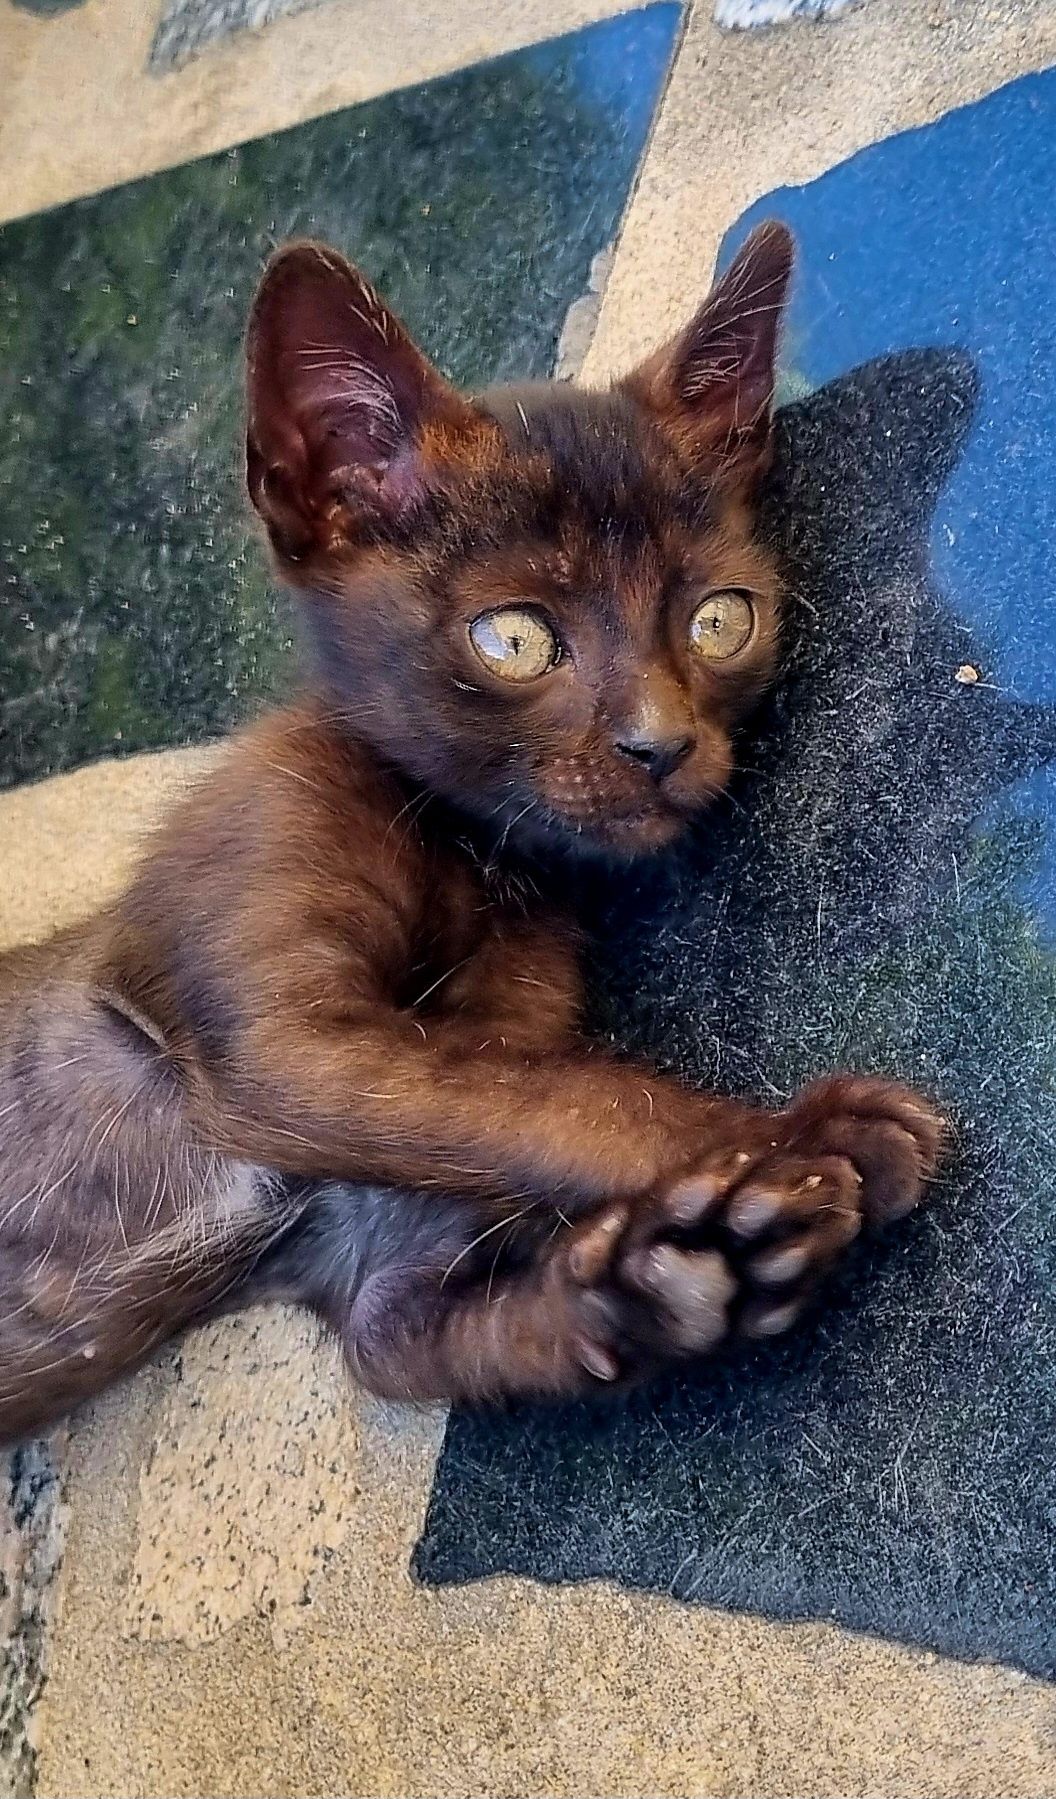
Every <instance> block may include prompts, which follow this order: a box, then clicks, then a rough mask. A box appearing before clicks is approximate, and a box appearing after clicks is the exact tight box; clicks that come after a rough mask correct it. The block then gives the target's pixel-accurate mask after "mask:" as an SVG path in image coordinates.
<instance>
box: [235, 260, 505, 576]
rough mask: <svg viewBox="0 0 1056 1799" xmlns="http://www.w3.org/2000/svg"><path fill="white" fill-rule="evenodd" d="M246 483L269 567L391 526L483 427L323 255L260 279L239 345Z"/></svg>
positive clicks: (477, 440) (475, 442)
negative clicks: (242, 351)
mask: <svg viewBox="0 0 1056 1799" xmlns="http://www.w3.org/2000/svg"><path fill="white" fill-rule="evenodd" d="M246 357H247V415H248V416H247V431H246V474H247V480H248V484H249V492H250V497H251V499H252V501H253V504H254V506H255V507H256V509H257V511H258V512H259V513H260V516H261V518H262V519H263V520H264V522H265V524H266V525H267V527H268V531H269V533H270V535H271V539H272V542H273V544H274V546H275V548H276V550H277V551H278V552H279V554H280V555H282V556H283V557H285V558H286V559H288V560H291V561H299V560H302V559H304V558H305V557H306V556H308V555H309V553H310V552H311V551H312V550H322V551H324V552H325V551H326V550H333V549H335V548H337V547H339V546H340V545H343V544H347V543H355V542H356V541H357V540H358V539H361V538H362V537H363V536H364V534H365V533H367V532H369V531H371V530H373V531H375V532H376V531H377V530H378V529H379V528H381V529H384V527H385V525H386V524H387V523H390V524H391V523H393V522H396V521H397V520H398V519H399V518H400V517H401V516H403V515H404V514H405V513H406V512H407V511H408V510H410V509H411V508H413V506H414V505H415V504H416V503H417V502H418V501H419V500H420V499H421V498H422V496H423V495H424V494H425V492H426V491H427V490H428V488H429V487H430V486H431V485H435V484H436V483H437V482H439V481H440V480H442V479H443V476H444V473H445V472H450V469H451V466H452V464H454V463H459V462H461V463H463V464H464V463H465V461H466V460H467V459H468V460H469V461H470V462H473V461H474V460H476V461H478V462H479V460H480V459H481V458H482V457H486V456H487V454H488V451H489V449H490V448H491V447H492V446H493V444H494V442H495V441H496V440H497V431H496V428H495V427H494V426H493V425H492V424H491V422H490V421H488V420H486V419H484V418H483V417H482V415H481V414H480V413H478V412H477V411H476V409H475V408H474V407H472V406H471V405H470V404H469V402H468V401H466V400H464V399H463V398H462V396H461V395H460V394H458V393H457V392H456V390H455V389H454V388H453V387H451V386H450V384H449V383H448V382H447V381H445V380H444V378H443V376H442V375H440V374H439V372H438V371H437V370H436V369H435V368H434V367H433V365H432V364H431V363H430V362H429V360H428V358H427V357H425V356H424V355H423V354H422V352H421V350H419V349H418V347H417V345H416V344H415V343H414V342H413V341H412V339H411V337H410V335H409V333H408V332H407V330H406V329H405V327H404V326H403V325H402V324H401V323H400V321H399V319H397V318H396V316H395V314H394V313H392V312H390V310H389V308H388V307H387V306H386V305H385V303H384V301H383V300H382V299H381V298H380V297H379V295H378V294H376V293H375V291H374V289H373V288H372V287H371V286H370V285H369V284H368V283H367V282H366V281H365V280H364V279H363V277H362V275H360V274H359V273H358V271H357V270H356V269H354V268H353V267H352V265H351V263H348V262H346V261H345V259H344V257H342V256H339V255H338V254H337V252H336V251H334V250H329V249H327V248H326V247H325V245H323V244H314V243H298V244H290V245H288V246H287V247H286V248H285V249H283V250H280V251H279V252H278V254H277V255H276V256H275V257H274V258H273V259H272V261H271V263H270V264H269V265H268V267H267V269H266V270H265V272H264V276H263V279H262V281H261V284H260V287H259V289H258V291H257V296H256V299H255V301H254V303H253V310H252V313H251V315H250V322H249V331H248V336H247V346H246Z"/></svg>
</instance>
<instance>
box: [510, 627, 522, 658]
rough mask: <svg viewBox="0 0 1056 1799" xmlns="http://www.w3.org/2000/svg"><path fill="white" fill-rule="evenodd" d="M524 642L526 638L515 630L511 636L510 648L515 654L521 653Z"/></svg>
mask: <svg viewBox="0 0 1056 1799" xmlns="http://www.w3.org/2000/svg"><path fill="white" fill-rule="evenodd" d="M523 643H524V638H523V637H520V636H518V634H517V632H516V631H514V632H513V633H512V634H511V636H510V648H511V650H512V651H513V653H514V655H515V656H519V655H520V653H521V647H522V645H523Z"/></svg>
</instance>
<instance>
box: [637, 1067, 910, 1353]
mask: <svg viewBox="0 0 1056 1799" xmlns="http://www.w3.org/2000/svg"><path fill="white" fill-rule="evenodd" d="M943 1135H944V1125H943V1122H942V1120H941V1118H940V1117H939V1116H938V1114H937V1113H936V1112H934V1111H933V1110H932V1108H931V1107H930V1106H929V1105H928V1103H927V1101H926V1100H924V1099H922V1098H921V1097H920V1096H919V1095H918V1094H916V1093H913V1092H911V1091H910V1090H909V1089H908V1088H906V1087H902V1086H900V1085H898V1084H897V1083H896V1082H894V1081H885V1080H880V1079H876V1078H873V1077H870V1076H859V1075H834V1076H832V1077H830V1078H829V1079H827V1080H822V1081H817V1082H815V1083H814V1085H812V1086H810V1087H807V1088H805V1089H804V1091H803V1092H802V1093H801V1094H800V1095H799V1097H798V1098H797V1099H796V1100H795V1102H794V1103H793V1104H792V1106H790V1107H789V1109H788V1110H787V1111H786V1112H782V1113H778V1114H776V1115H775V1117H774V1119H773V1129H772V1135H771V1139H770V1142H769V1143H768V1144H767V1145H766V1147H765V1148H763V1149H762V1150H760V1149H758V1148H756V1149H755V1150H753V1151H751V1152H749V1151H747V1150H741V1151H735V1152H733V1153H732V1154H725V1155H723V1156H721V1157H718V1158H715V1159H713V1160H712V1161H711V1162H709V1163H705V1164H704V1166H703V1167H702V1169H701V1171H700V1173H699V1174H697V1175H694V1176H692V1177H690V1178H689V1179H688V1180H684V1181H681V1182H679V1183H678V1184H677V1185H676V1186H675V1187H673V1188H671V1189H670V1190H669V1191H668V1193H667V1194H666V1195H665V1196H664V1200H663V1202H662V1204H663V1205H664V1207H665V1208H666V1210H667V1211H668V1213H669V1215H670V1216H671V1218H672V1222H673V1224H674V1227H675V1229H676V1230H679V1229H681V1230H683V1231H685V1230H688V1231H689V1232H690V1233H691V1239H690V1240H691V1241H697V1242H706V1241H709V1240H714V1241H716V1242H718V1243H719V1244H720V1245H721V1246H722V1247H723V1248H724V1250H725V1253H726V1254H727V1256H728V1257H729V1260H730V1264H731V1266H732V1267H733V1269H734V1270H735V1272H736V1275H737V1278H738V1283H739V1292H738V1295H737V1299H736V1302H735V1305H734V1308H733V1309H734V1311H735V1314H736V1325H737V1328H738V1329H739V1330H740V1331H742V1332H743V1333H745V1334H747V1335H749V1336H772V1335H775V1334H776V1333H778V1332H779V1331H783V1330H786V1329H787V1328H788V1326H789V1325H790V1324H792V1323H794V1321H795V1319H796V1318H797V1317H798V1316H799V1314H800V1312H801V1311H802V1310H803V1308H804V1306H805V1304H806V1303H807V1301H808V1300H809V1299H810V1298H811V1296H812V1295H813V1293H814V1291H815V1290H816V1288H817V1287H818V1286H819V1285H820V1284H821V1282H822V1281H823V1280H824V1278H825V1276H826V1275H827V1274H828V1273H829V1271H830V1269H831V1268H832V1267H833V1266H834V1264H835V1263H836V1262H837V1261H838V1260H839V1259H840V1256H841V1255H842V1254H843V1252H844V1250H845V1249H846V1248H847V1247H848V1246H849V1244H851V1243H852V1242H853V1241H854V1239H855V1237H856V1236H857V1235H858V1233H859V1231H860V1230H861V1229H862V1226H863V1225H879V1224H886V1223H887V1222H888V1221H889V1220H890V1219H893V1218H901V1217H902V1216H903V1215H904V1214H905V1213H906V1212H908V1211H910V1210H911V1209H912V1208H913V1206H915V1205H916V1203H917V1201H918V1200H919V1199H920V1197H921V1194H922V1192H923V1189H924V1185H925V1182H926V1181H927V1180H928V1179H929V1178H930V1176H931V1175H933V1174H934V1172H935V1168H936V1165H937V1163H938V1159H939V1153H940V1150H941V1147H942V1141H943Z"/></svg>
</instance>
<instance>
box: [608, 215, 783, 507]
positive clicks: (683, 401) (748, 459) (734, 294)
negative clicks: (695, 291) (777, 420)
mask: <svg viewBox="0 0 1056 1799" xmlns="http://www.w3.org/2000/svg"><path fill="white" fill-rule="evenodd" d="M794 255H795V246H794V244H793V240H792V234H791V232H790V231H789V230H788V229H787V227H786V226H784V225H781V224H778V223H776V222H771V223H769V224H766V225H760V226H759V227H758V228H757V229H756V230H755V231H753V232H752V235H751V236H750V237H749V238H748V240H747V242H746V243H745V244H744V246H743V248H742V249H741V250H739V251H738V253H737V255H736V256H735V257H734V260H733V261H732V262H731V264H730V266H729V268H728V269H727V270H726V273H725V274H724V275H722V276H721V277H720V279H719V280H718V281H717V282H716V283H715V286H714V287H713V288H712V290H711V292H710V294H709V295H708V297H707V299H706V300H705V302H704V304H703V306H702V307H701V308H700V311H699V312H698V313H697V315H696V317H695V318H693V319H691V321H690V323H689V324H688V325H687V326H686V328H685V330H683V331H681V332H680V333H679V335H678V336H677V337H676V338H674V339H673V340H672V341H671V342H670V343H669V344H665V346H664V348H663V349H661V350H658V351H656V353H655V354H654V355H652V356H650V357H649V358H648V360H647V361H646V362H644V363H642V365H641V366H640V368H637V369H635V371H634V373H633V374H632V375H629V376H628V377H627V379H626V381H625V383H624V386H625V387H626V388H627V389H628V390H629V391H630V392H631V393H632V394H633V395H634V397H635V398H636V399H637V400H638V401H639V402H640V403H641V404H643V405H645V406H646V407H648V409H649V410H650V411H651V412H653V413H654V414H655V415H656V416H657V417H658V419H659V421H660V423H661V424H662V425H663V426H664V427H665V428H666V429H667V430H669V431H670V432H671V433H672V435H673V436H675V437H676V438H677V440H678V442H679V444H680V446H681V447H682V449H683V450H684V452H685V453H686V454H688V455H689V457H690V458H691V460H692V461H694V462H700V463H704V464H707V465H714V464H718V465H719V466H721V468H722V471H723V473H724V474H725V475H727V476H728V478H729V479H730V481H731V484H733V485H735V486H739V487H742V488H746V487H751V486H752V485H753V484H754V483H755V482H756V481H757V480H758V479H759V477H760V476H761V475H762V474H763V473H764V472H765V470H766V468H767V465H768V463H769V460H770V438H771V412H772V408H773V401H774V374H775V360H776V355H777V338H778V329H779V326H780V323H781V314H782V311H783V309H784V305H785V301H786V299H787V297H788V286H789V281H790V279H791V275H792V264H793V260H794Z"/></svg>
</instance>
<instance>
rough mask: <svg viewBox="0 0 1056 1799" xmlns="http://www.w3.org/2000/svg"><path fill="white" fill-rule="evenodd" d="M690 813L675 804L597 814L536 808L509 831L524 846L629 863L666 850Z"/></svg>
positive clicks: (675, 838)
mask: <svg viewBox="0 0 1056 1799" xmlns="http://www.w3.org/2000/svg"><path fill="white" fill-rule="evenodd" d="M691 816H692V815H691V814H690V813H688V812H686V811H683V810H682V809H681V808H676V807H674V806H670V805H665V806H660V805H658V806H651V807H650V808H649V809H648V811H645V810H643V811H641V812H626V813H612V812H609V813H599V814H597V815H596V816H591V815H589V814H587V815H582V814H579V815H576V816H572V815H569V814H565V813H561V812H557V811H546V812H543V811H541V810H535V811H534V813H533V814H532V816H531V818H530V819H529V818H525V819H524V821H523V825H524V827H525V828H523V829H521V828H517V829H515V831H514V832H511V836H516V837H517V838H518V840H519V841H520V842H521V844H522V845H523V846H524V847H525V848H531V849H535V850H539V849H544V848H545V849H550V850H554V849H559V850H562V851H564V852H566V853H571V854H572V855H575V856H591V857H593V856H605V857H611V858H613V859H615V860H618V861H621V862H629V861H632V860H634V859H635V858H636V857H639V856H655V855H658V854H659V853H660V852H661V851H662V850H666V849H669V848H670V847H671V845H672V844H673V843H676V842H677V841H678V839H679V838H680V837H681V836H682V834H683V833H684V831H685V830H686V829H687V827H688V825H689V822H690V817H691Z"/></svg>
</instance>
